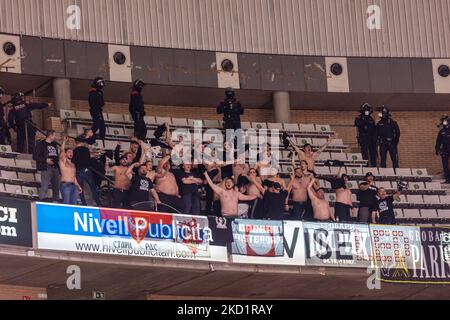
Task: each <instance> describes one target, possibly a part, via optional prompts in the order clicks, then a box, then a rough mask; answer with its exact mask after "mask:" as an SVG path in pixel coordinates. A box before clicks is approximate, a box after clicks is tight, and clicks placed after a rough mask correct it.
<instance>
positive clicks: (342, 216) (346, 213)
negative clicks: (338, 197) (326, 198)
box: [334, 202, 352, 222]
mask: <svg viewBox="0 0 450 320" xmlns="http://www.w3.org/2000/svg"><path fill="white" fill-rule="evenodd" d="M351 212H352V207H351V206H349V205H348V204H344V203H340V202H336V203H335V205H334V215H335V217H336V218H337V219H339V222H350V221H352V217H351Z"/></svg>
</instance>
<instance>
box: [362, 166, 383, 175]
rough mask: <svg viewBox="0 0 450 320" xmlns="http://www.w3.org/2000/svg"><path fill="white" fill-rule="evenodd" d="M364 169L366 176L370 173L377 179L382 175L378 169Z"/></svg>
mask: <svg viewBox="0 0 450 320" xmlns="http://www.w3.org/2000/svg"><path fill="white" fill-rule="evenodd" d="M362 169H363V170H362V171H363V175H364V176H365V175H366V174H367V173H369V172H370V173H372V174H373V175H374V176H375V177H376V176H379V175H380V173H379V172H378V168H372V167H363V168H362Z"/></svg>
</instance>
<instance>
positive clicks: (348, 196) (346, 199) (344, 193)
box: [336, 188, 353, 206]
mask: <svg viewBox="0 0 450 320" xmlns="http://www.w3.org/2000/svg"><path fill="white" fill-rule="evenodd" d="M336 202H339V203H343V204H346V205H349V206H353V201H352V191H351V190H350V189H344V188H341V189H337V190H336Z"/></svg>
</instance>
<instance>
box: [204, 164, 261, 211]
mask: <svg viewBox="0 0 450 320" xmlns="http://www.w3.org/2000/svg"><path fill="white" fill-rule="evenodd" d="M205 178H206V181H207V182H208V184H209V186H210V187H211V189H213V191H214V192H215V193H216V194H217V195H218V196H219V199H220V204H221V208H222V212H221V213H222V216H223V217H238V216H239V201H253V200H255V199H256V198H258V196H256V195H253V196H246V195H243V194H242V193H240V192H238V191H237V190H236V189H235V188H234V181H233V179H232V178H226V179H225V189H222V188H221V187H219V186H217V185H215V184H214V183H213V182H212V180H211V178H210V177H209V175H208V173H207V172H205Z"/></svg>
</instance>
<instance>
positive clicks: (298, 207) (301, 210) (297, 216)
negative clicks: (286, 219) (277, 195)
mask: <svg viewBox="0 0 450 320" xmlns="http://www.w3.org/2000/svg"><path fill="white" fill-rule="evenodd" d="M305 211H306V202H296V201H294V208H293V210H292V220H302V219H303V215H304V214H305Z"/></svg>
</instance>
